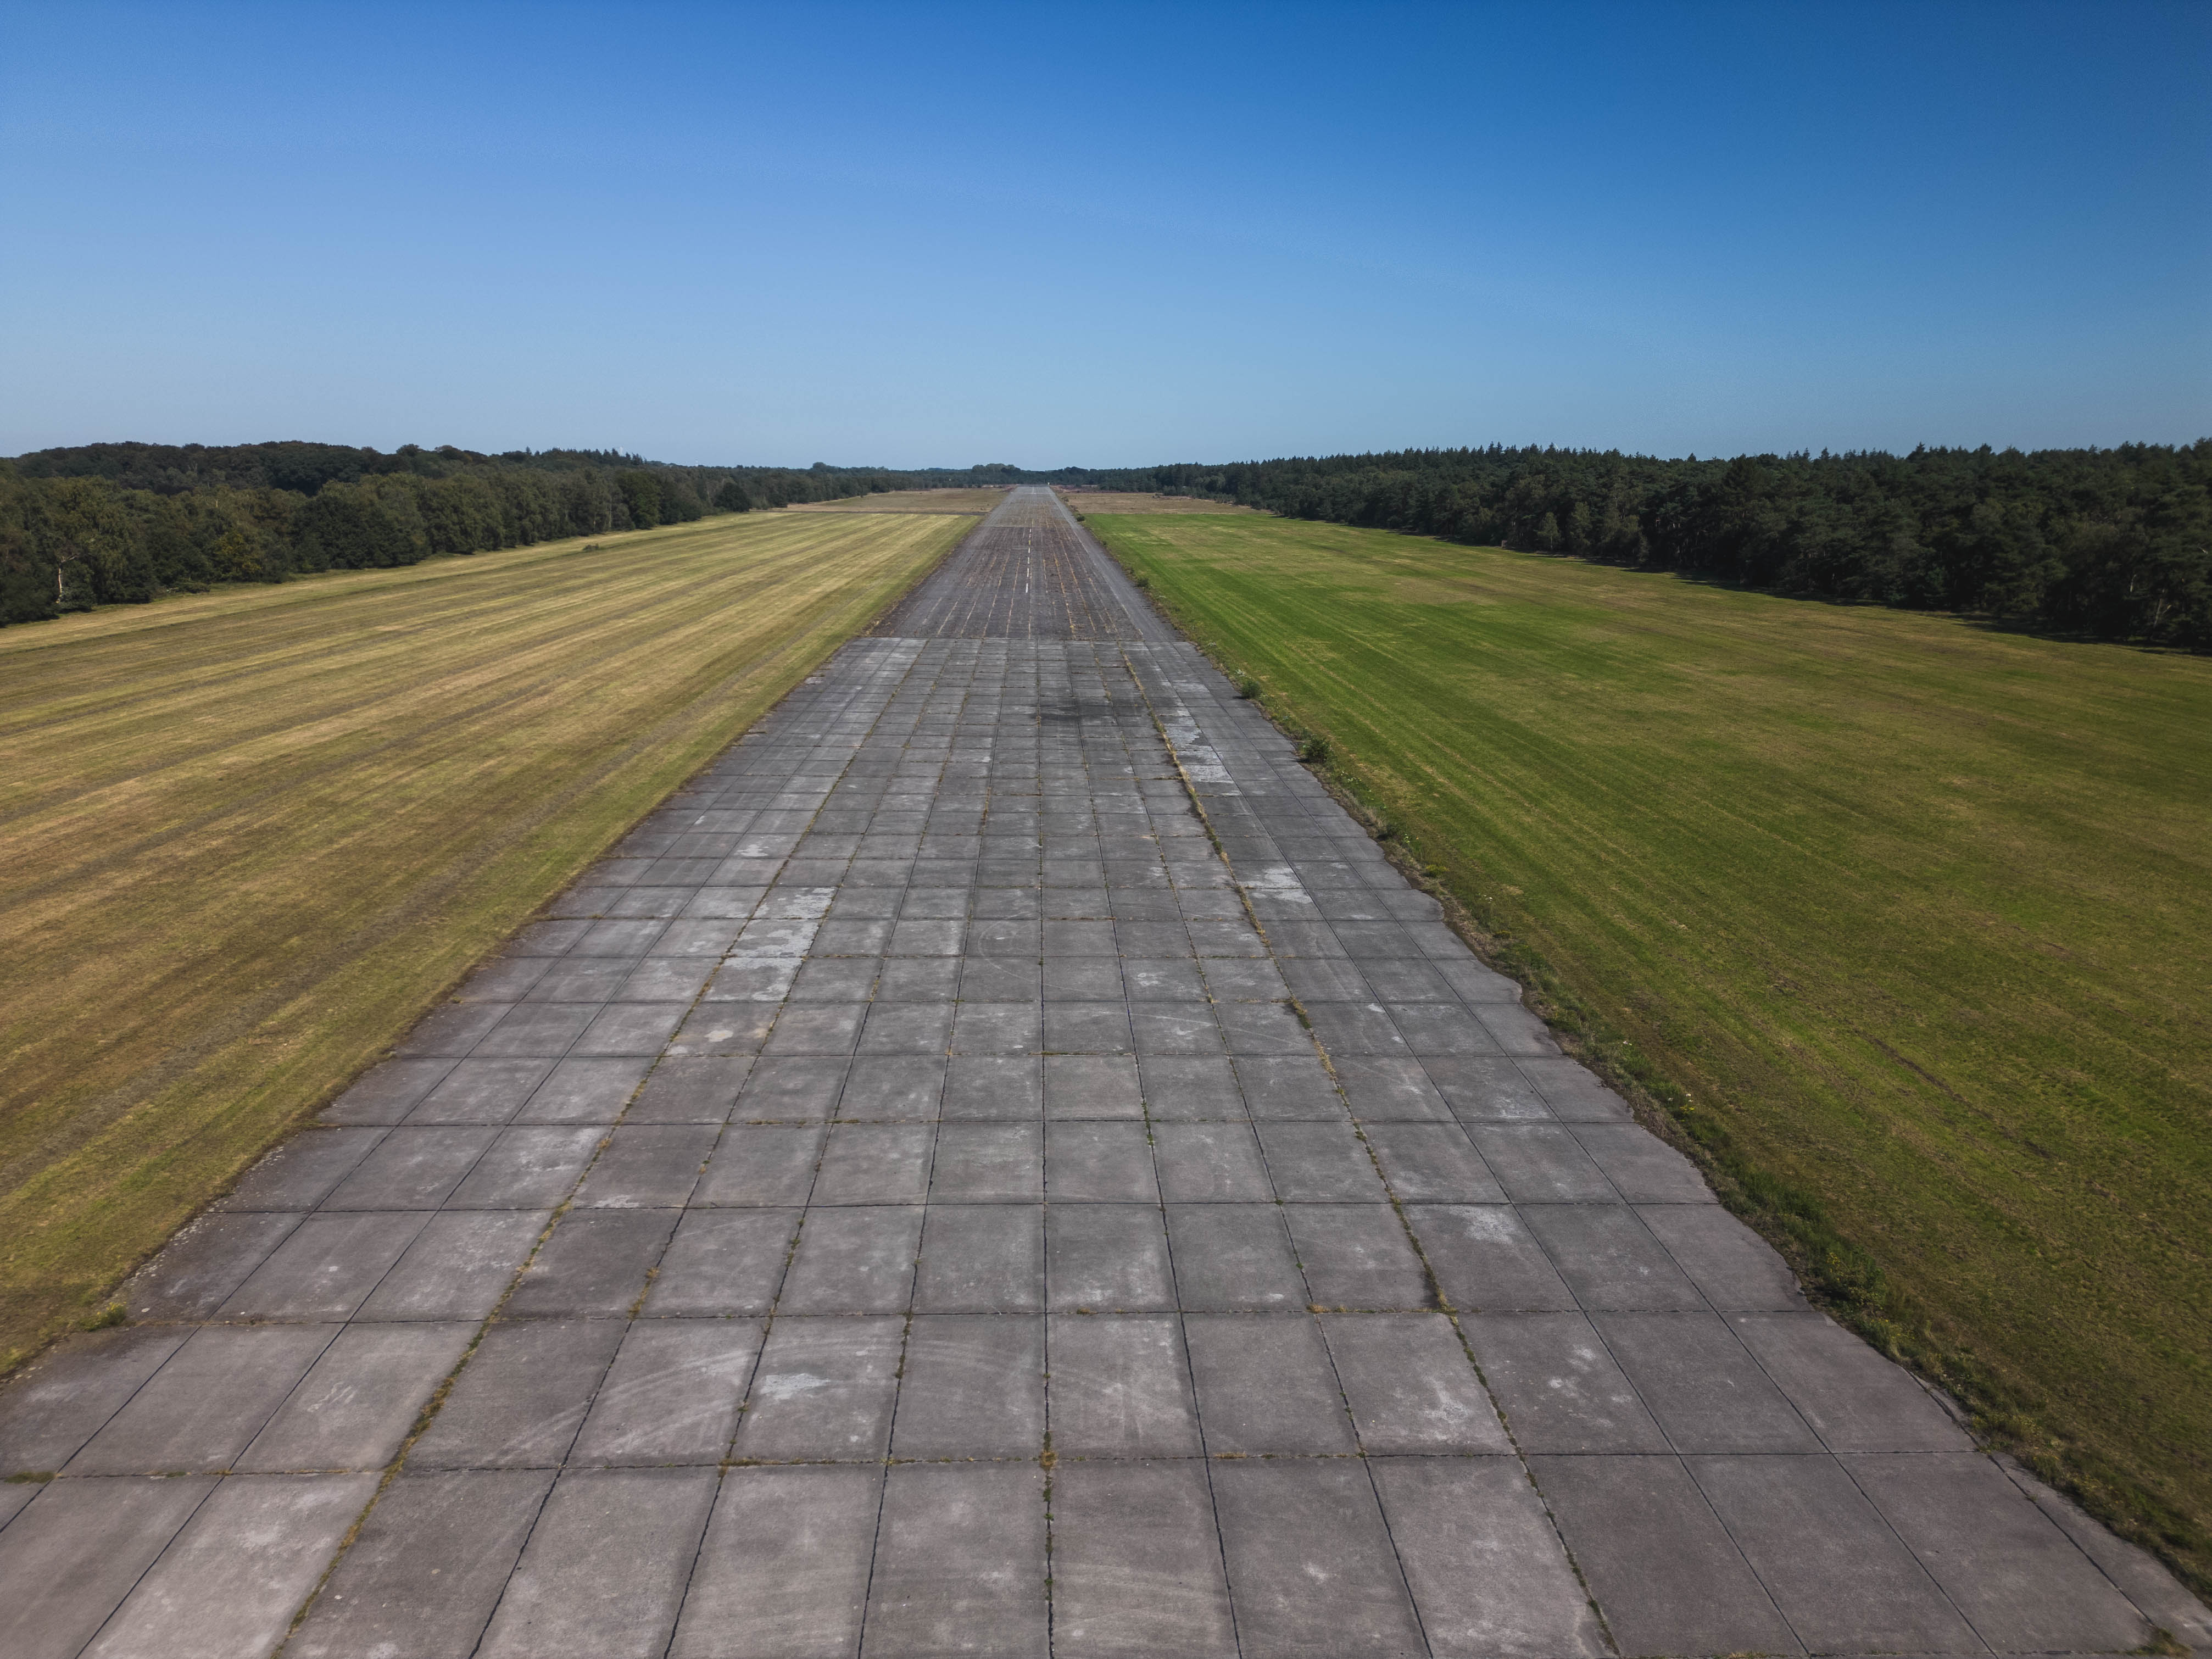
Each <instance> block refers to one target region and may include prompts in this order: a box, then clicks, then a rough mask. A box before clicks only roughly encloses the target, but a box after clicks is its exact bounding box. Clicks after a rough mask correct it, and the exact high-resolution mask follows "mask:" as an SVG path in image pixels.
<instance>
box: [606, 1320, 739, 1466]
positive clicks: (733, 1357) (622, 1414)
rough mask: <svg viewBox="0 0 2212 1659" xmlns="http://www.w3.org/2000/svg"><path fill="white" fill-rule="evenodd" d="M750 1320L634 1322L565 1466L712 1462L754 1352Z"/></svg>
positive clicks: (725, 1444) (733, 1424)
mask: <svg viewBox="0 0 2212 1659" xmlns="http://www.w3.org/2000/svg"><path fill="white" fill-rule="evenodd" d="M760 1346H761V1327H760V1324H759V1322H757V1321H754V1320H750V1319H641V1320H639V1321H637V1322H635V1323H634V1324H632V1325H631V1326H630V1328H629V1334H628V1335H626V1336H625V1337H623V1344H622V1347H621V1348H620V1349H619V1350H618V1351H617V1353H616V1355H615V1361H614V1364H613V1365H612V1367H611V1368H610V1369H609V1370H608V1372H607V1374H606V1377H605V1381H604V1382H602V1383H600V1385H599V1392H598V1394H597V1395H595V1396H593V1398H592V1409H591V1412H590V1413H589V1415H587V1416H586V1418H585V1419H584V1427H583V1431H582V1432H581V1433H580V1434H579V1435H578V1436H577V1437H576V1443H575V1446H574V1449H572V1450H571V1451H570V1453H569V1459H570V1461H571V1462H578V1463H586V1464H610V1465H617V1466H623V1465H633V1466H659V1465H666V1464H678V1463H704V1464H712V1463H717V1462H720V1460H721V1458H722V1456H723V1455H724V1453H726V1451H727V1450H728V1449H729V1445H730V1439H731V1437H732V1435H734V1434H735V1433H736V1432H737V1426H738V1407H739V1406H740V1404H741V1403H742V1402H743V1401H744V1396H745V1385H746V1383H748V1382H749V1381H750V1378H751V1376H752V1370H753V1360H754V1358H755V1357H756V1356H757V1354H758V1353H759V1352H760Z"/></svg>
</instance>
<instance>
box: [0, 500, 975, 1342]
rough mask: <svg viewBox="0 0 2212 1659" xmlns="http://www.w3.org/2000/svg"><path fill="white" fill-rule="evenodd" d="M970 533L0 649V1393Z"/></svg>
mask: <svg viewBox="0 0 2212 1659" xmlns="http://www.w3.org/2000/svg"><path fill="white" fill-rule="evenodd" d="M971 527H972V520H968V519H965V518H960V517H953V516H947V515H939V516H934V517H922V516H911V517H890V516H884V515H867V516H853V515H843V516H838V515H828V514H823V515H807V516H801V515H798V514H793V513H774V514H769V513H758V514H748V515H745V516H744V517H742V518H733V517H724V518H716V519H710V520H704V521H702V522H700V523H697V524H693V525H687V526H675V527H671V528H668V529H664V530H655V531H646V532H637V533H634V534H629V535H621V536H609V537H605V538H601V544H599V545H596V546H594V545H586V544H581V543H579V542H573V541H572V542H561V543H553V544H547V545H544V546H540V547H532V548H527V549H521V550H513V551H509V552H502V553H486V554H479V555H477V556H475V557H473V558H467V559H448V560H439V561H435V562H430V563H427V564H422V565H417V566H414V567H412V568H407V569H403V570H389V571H364V572H349V573H344V574H331V575H325V576H319V577H313V578H308V579H305V580H300V581H297V582H292V583H288V584H285V585H284V586H277V587H252V588H241V589H233V590H229V591H227V592H217V593H212V594H207V595H202V596H197V597H193V598H187V599H169V600H165V601H163V602H161V603H160V604H157V605H150V606H144V607H121V606H118V607H113V608H110V609H106V610H102V611H97V612H94V613H91V614H89V615H85V616H79V617H64V618H63V619H62V620H60V621H58V622H53V623H35V624H33V625H30V626H27V627H22V628H11V629H8V630H7V631H6V632H5V633H4V634H0V893H4V895H5V897H4V901H0V1370H4V1369H5V1368H6V1367H7V1366H8V1365H9V1364H14V1363H15V1362H17V1361H19V1360H20V1359H21V1358H23V1357H24V1356H25V1355H26V1354H27V1353H28V1352H33V1350H34V1349H35V1348H36V1347H37V1346H39V1345H40V1343H42V1342H43V1341H45V1340H47V1339H48V1338H49V1337H51V1336H52V1334H53V1333H54V1332H55V1331H57V1330H58V1329H60V1328H64V1327H65V1325H66V1324H67V1323H68V1322H70V1321H72V1320H77V1319H82V1318H85V1317H87V1316H88V1315H92V1314H94V1313H96V1312H97V1310H99V1308H100V1304H102V1302H103V1301H104V1299H105V1297H106V1294H107V1292H108V1291H109V1289H110V1287H111V1286H112V1285H114V1284H115V1282H116V1280H117V1279H118V1276H119V1275H120V1274H121V1273H124V1272H125V1270H126V1269H127V1268H128V1267H130V1266H131V1264H132V1263H133V1262H135V1261H137V1260H139V1259H140V1258H141V1257H143V1255H145V1254H146V1253H147V1252H149V1250H151V1249H153V1248H154V1247H155V1246H156V1245H158V1244H159V1243H161V1240H162V1239H163V1238H165V1237H167V1235H168V1234H169V1232H170V1231H173V1229H174V1228H175V1227H176V1226H177V1225H178V1224H179V1222H181V1221H182V1220H183V1219H184V1218H185V1217H187V1216H189V1215H190V1214H191V1212H193V1211H194V1210H195V1209H197V1207H198V1206H201V1205H202V1204H204V1202H205V1201H206V1200H208V1199H209V1198H210V1196H211V1195H212V1194H215V1193H216V1192H217V1191H219V1190H221V1188H222V1186H223V1185H224V1184H225V1183H226V1182H228V1181H229V1180H231V1179H232V1178H233V1177H234V1176H235V1175H236V1174H237V1173H238V1172H239V1171H240V1170H241V1169H243V1168H244V1167H245V1166H246V1164H249V1163H251V1162H252V1160H253V1158H256V1157H257V1156H258V1154H259V1153H260V1152H262V1151H263V1150H264V1148H265V1147H267V1146H269V1145H270V1142H271V1141H272V1140H274V1139H276V1138H277V1137H278V1136H279V1135H281V1134H282V1133H283V1132H284V1131H285V1129H286V1128H287V1127H289V1126H290V1125H292V1124H294V1123H295V1122H297V1121H299V1120H300V1119H301V1116H302V1115H304V1114H306V1113H307V1112H309V1111H311V1110H312V1109H314V1108H315V1107H316V1106H317V1105H318V1104H319V1103H321V1102H322V1101H324V1100H325V1099H326V1098H327V1097H329V1096H330V1095H331V1093H332V1092H333V1091H336V1090H337V1088H338V1087H339V1086H341V1085H343V1083H344V1082H345V1081H346V1080H347V1079H349V1077H350V1076H352V1074H353V1073H356V1072H357V1071H358V1070H359V1069H360V1068H361V1067H362V1066H364V1065H366V1064H367V1063H368V1061H370V1060H373V1059H374V1057H375V1055H376V1054H377V1053H378V1052H379V1051H380V1049H382V1048H385V1047H386V1045H388V1044H389V1043H390V1042H392V1041H394V1040H395V1039H396V1038H397V1037H398V1036H400V1035H401V1034H402V1033H404V1031H405V1030H407V1029H408V1027H409V1026H410V1024H412V1023H413V1022H414V1021H415V1020H416V1018H418V1017H419V1016H420V1015H421V1014H422V1012H424V1010H425V1009H427V1008H428V1006H430V1005H431V1004H432V1003H433V1002H434V1001H435V999H436V998H437V997H438V996H439V995H441V994H442V993H443V991H444V990H445V988H446V987H448V986H450V985H452V984H453V982H454V981H455V980H457V979H458V978H459V975H461V974H462V973H463V971H464V970H465V969H467V968H468V966H469V965H470V964H471V963H473V962H475V961H476V960H477V958H479V957H482V956H483V954H484V953H485V952H486V951H489V949H490V948H491V947H492V946H493V945H495V944H496V943H497V942H498V941H499V940H500V939H501V938H503V937H504V936H505V935H506V934H507V933H509V932H510V931H512V930H513V927H515V926H516V925H517V924H518V923H519V922H520V921H521V920H522V919H523V918H524V917H526V915H529V913H530V912H531V911H532V909H534V908H536V907H537V906H538V904H539V903H540V902H543V901H544V900H545V899H546V898H548V897H549V896H551V895H552V894H554V893H555V892H557V891H558V890H560V889H561V887H562V885H563V884H566V883H567V881H568V879H569V878H570V877H571V876H572V875H573V874H574V872H576V871H577V870H579V869H580V868H581V867H582V866H584V865H585V864H586V863H587V862H588V861H589V860H591V859H592V858H593V857H594V856H596V855H597V854H599V852H601V851H602V850H603V849H604V848H605V847H606V846H607V845H608V843H609V842H611V841H612V840H613V839H614V838H615V837H616V836H618V835H619V834H620V833H621V832H622V831H623V829H626V828H627V827H628V826H629V824H630V823H632V822H634V821H635V819H636V818H637V817H639V816H640V815H641V813H642V812H644V811H646V810H647V808H649V807H650V806H651V805H653V803H654V802H655V801H657V800H659V799H660V798H661V797H662V796H663V795H665V793H667V792H668V790H669V789H670V788H671V787H674V786H675V785H676V784H677V783H678V782H679V781H682V780H683V779H684V777H686V776H687V775H690V773H691V772H693V771H695V770H696V769H697V768H698V767H699V766H700V765H701V764H702V763H703V762H705V761H706V760H707V759H708V757H711V756H712V755H713V754H714V753H715V752H716V751H717V750H720V748H722V747H723V746H724V745H725V744H727V743H729V742H730V741H732V739H733V738H736V737H738V735H739V734H740V733H742V732H744V730H745V728H746V727H747V726H750V725H751V724H752V723H753V721H754V720H757V718H758V717H759V716H760V715H761V714H762V713H763V711H765V710H766V709H767V708H769V706H770V705H771V704H772V703H774V702H775V700H776V699H777V698H778V697H780V696H782V695H783V693H784V692H785V691H786V690H788V689H789V688H790V687H791V686H792V685H793V684H795V683H796V682H797V681H798V680H799V678H801V677H803V676H804V675H805V674H806V673H807V672H808V671H811V669H813V668H814V667H815V666H816V665H818V664H819V663H820V662H821V661H822V660H823V659H824V658H825V657H827V656H828V655H829V653H830V651H832V650H833V649H834V648H835V647H836V646H837V645H838V644H839V643H840V642H841V641H843V640H844V639H845V638H846V637H848V635H851V634H852V633H854V631H855V630H856V629H859V628H860V627H863V626H865V625H866V623H867V622H868V620H869V619H870V617H872V616H873V615H874V614H875V613H876V612H877V611H878V610H880V609H881V608H882V607H883V606H884V605H885V604H887V603H888V602H889V601H890V599H893V598H894V597H896V595H897V594H898V593H899V592H902V591H903V590H904V589H905V588H906V587H907V586H908V585H909V584H910V583H911V582H912V581H913V580H914V579H915V577H916V576H918V575H919V574H921V573H922V572H923V571H925V570H927V568H929V567H930V566H931V565H932V564H933V562H935V561H936V560H937V559H938V558H939V557H940V556H942V555H943V554H945V552H946V551H948V550H950V549H951V547H952V545H953V544H955V543H957V541H958V539H959V538H961V537H962V536H963V535H964V534H965V533H966V532H968V530H969V529H970V528H971Z"/></svg>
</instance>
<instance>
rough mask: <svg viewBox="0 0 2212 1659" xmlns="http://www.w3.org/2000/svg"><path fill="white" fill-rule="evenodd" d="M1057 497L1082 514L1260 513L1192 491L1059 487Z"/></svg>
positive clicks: (1255, 515)
mask: <svg viewBox="0 0 2212 1659" xmlns="http://www.w3.org/2000/svg"><path fill="white" fill-rule="evenodd" d="M1059 495H1060V500H1062V501H1066V503H1067V504H1068V506H1070V507H1073V508H1074V509H1075V511H1077V512H1078V513H1084V514H1085V515H1086V516H1087V515H1089V514H1091V513H1236V514H1237V515H1238V516H1239V517H1242V518H1255V517H1261V516H1264V515H1262V514H1261V513H1260V509H1259V508H1257V507H1239V506H1237V503H1236V502H1234V501H1203V500H1201V499H1200V498H1199V497H1198V496H1195V495H1139V494H1137V493H1135V492H1134V491H1131V490H1121V489H1063V490H1060V492H1059Z"/></svg>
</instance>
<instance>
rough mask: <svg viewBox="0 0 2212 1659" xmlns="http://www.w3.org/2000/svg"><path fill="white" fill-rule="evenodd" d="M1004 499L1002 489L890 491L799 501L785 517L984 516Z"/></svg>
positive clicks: (787, 510)
mask: <svg viewBox="0 0 2212 1659" xmlns="http://www.w3.org/2000/svg"><path fill="white" fill-rule="evenodd" d="M1004 500H1006V491H1005V490H1003V489H892V490H887V491H885V492H884V493H883V494H881V495H848V496H847V497H845V499H844V500H842V501H801V502H799V504H798V505H796V506H794V507H786V508H784V509H783V510H784V511H785V512H787V513H988V512H989V511H990V510H991V509H992V508H993V507H996V506H997V505H998V504H999V503H1000V501H1004Z"/></svg>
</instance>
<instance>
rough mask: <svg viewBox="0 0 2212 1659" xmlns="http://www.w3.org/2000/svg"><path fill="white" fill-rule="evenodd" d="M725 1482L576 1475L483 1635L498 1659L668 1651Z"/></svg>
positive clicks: (556, 1495)
mask: <svg viewBox="0 0 2212 1659" xmlns="http://www.w3.org/2000/svg"><path fill="white" fill-rule="evenodd" d="M718 1479H719V1477H718V1476H717V1474H716V1473H715V1471H714V1470H713V1469H711V1468H704V1469H571V1470H569V1471H568V1472H567V1473H566V1474H562V1476H561V1478H560V1479H559V1480H557V1481H556V1482H555V1483H554V1486H553V1492H552V1495H551V1496H550V1498H547V1499H546V1501H545V1508H544V1512H543V1513H542V1514H541V1515H540V1516H538V1524H537V1526H536V1527H535V1528H532V1532H531V1534H530V1541H529V1543H528V1544H527V1545H526V1546H525V1547H524V1548H523V1552H522V1559H521V1560H520V1562H519V1563H518V1564H517V1565H516V1566H515V1569H514V1573H513V1577H510V1578H509V1579H508V1580H507V1591H506V1594H505V1595H502V1596H501V1598H500V1603H499V1607H498V1609H497V1611H495V1613H493V1614H492V1620H491V1625H490V1627H489V1629H488V1630H486V1631H485V1632H484V1637H483V1644H482V1645H481V1646H480V1647H479V1648H478V1649H477V1652H478V1653H479V1654H482V1655H483V1656H486V1659H492V1656H498V1659H654V1656H658V1655H659V1654H660V1653H661V1652H662V1651H663V1650H665V1648H666V1647H667V1644H668V1638H669V1634H670V1632H671V1631H673V1630H674V1629H675V1626H676V1616H677V1613H678V1610H679V1609H680V1608H681V1607H682V1605H683V1599H684V1585H685V1584H686V1583H688V1582H689V1581H690V1576H691V1564H692V1560H693V1558H694V1556H695V1555H696V1552H697V1549H698V1545H699V1537H700V1534H702V1532H703V1531H704V1530H705V1529H706V1525H707V1516H708V1510H710V1509H711V1508H712V1507H713V1504H714V1492H715V1487H716V1485H717V1481H718Z"/></svg>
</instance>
